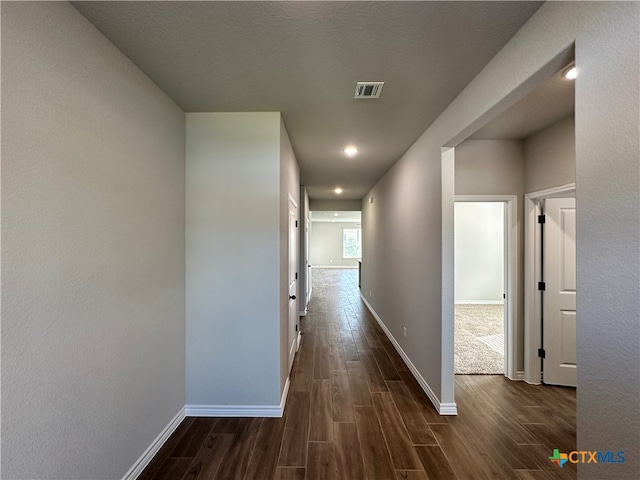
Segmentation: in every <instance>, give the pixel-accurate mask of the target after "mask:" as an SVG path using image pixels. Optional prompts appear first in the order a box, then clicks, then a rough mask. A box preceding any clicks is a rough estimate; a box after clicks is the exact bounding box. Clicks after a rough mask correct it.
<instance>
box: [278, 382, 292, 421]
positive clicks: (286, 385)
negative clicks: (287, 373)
mask: <svg viewBox="0 0 640 480" xmlns="http://www.w3.org/2000/svg"><path fill="white" fill-rule="evenodd" d="M290 378H291V377H287V380H286V381H285V382H284V388H283V389H282V396H281V397H280V415H278V416H279V417H282V415H284V406H285V405H286V404H287V398H288V397H289V387H290V386H291V381H290Z"/></svg>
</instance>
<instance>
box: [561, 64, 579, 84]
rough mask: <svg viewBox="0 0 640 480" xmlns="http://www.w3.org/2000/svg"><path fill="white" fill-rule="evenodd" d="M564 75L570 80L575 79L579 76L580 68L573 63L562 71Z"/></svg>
mask: <svg viewBox="0 0 640 480" xmlns="http://www.w3.org/2000/svg"><path fill="white" fill-rule="evenodd" d="M562 76H563V77H564V78H566V79H568V80H575V78H576V77H577V76H578V69H577V68H576V65H575V63H572V64H571V65H569V66H568V67H567V68H565V69H564V71H563V72H562Z"/></svg>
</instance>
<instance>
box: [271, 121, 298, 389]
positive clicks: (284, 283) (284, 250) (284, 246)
mask: <svg viewBox="0 0 640 480" xmlns="http://www.w3.org/2000/svg"><path fill="white" fill-rule="evenodd" d="M277 115H278V117H279V120H280V132H279V135H280V137H279V142H280V185H279V188H280V297H279V298H280V395H282V392H283V391H284V386H285V383H286V381H287V378H289V345H290V344H291V342H289V341H288V340H287V334H288V331H289V195H291V197H293V200H294V202H295V203H296V205H297V207H298V231H300V230H302V228H300V218H301V216H300V214H301V212H303V210H304V205H301V204H300V172H299V169H298V161H297V160H296V156H295V153H294V152H293V147H292V146H291V141H290V140H289V134H288V133H287V128H286V126H285V124H284V121H283V120H282V115H280V114H279V113H278V114H277ZM297 248H298V252H299V251H300V244H298V246H297ZM296 266H297V267H298V268H299V266H298V262H297V261H296ZM298 282H300V275H298ZM296 302H299V298H298V299H297V300H296ZM296 312H299V308H298V307H296ZM296 315H297V313H296Z"/></svg>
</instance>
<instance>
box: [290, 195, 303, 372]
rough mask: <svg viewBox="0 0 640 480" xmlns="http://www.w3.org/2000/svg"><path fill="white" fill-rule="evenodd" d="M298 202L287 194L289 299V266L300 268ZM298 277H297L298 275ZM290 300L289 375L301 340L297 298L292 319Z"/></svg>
mask: <svg viewBox="0 0 640 480" xmlns="http://www.w3.org/2000/svg"><path fill="white" fill-rule="evenodd" d="M292 206H293V209H294V211H295V215H294V218H295V227H294V228H295V230H294V232H291V228H292V227H291V207H292ZM298 216H299V215H298V202H296V200H295V198H293V195H291V193H289V201H288V203H287V260H288V265H287V267H288V268H287V297H289V295H291V287H290V286H291V283H290V281H291V279H290V273H291V266H292V263H293V266H294V267H295V271H296V272H297V271H298V268H299V267H300V265H299V256H300V245H299V238H298V237H299V230H298V228H299V227H298V225H299V224H300V221H299V218H298ZM292 238H295V242H296V244H295V246H294V249H293V252H294V256H295V258H294V259H293V262H292V260H291V252H292V249H291V239H292ZM298 277H299V275H298ZM294 282H295V287H294V290H293V291H294V295H296V296H299V295H300V292H299V291H298V279H294ZM291 301H292V300H291V298H289V299H288V300H287V312H288V314H287V320H288V321H287V343H288V348H287V350H288V355H289V358H288V360H287V361H288V363H289V368H288V370H289V373H291V368H292V367H293V361H294V359H295V354H296V352H297V351H298V349H299V348H300V340H301V332H300V327H299V323H300V318H299V310H298V298H297V297H296V298H294V299H293V303H294V306H293V315H294V316H293V318H292V308H291V305H290V302H291ZM292 322H293V323H295V327H294V328H295V332H291V328H292ZM291 333H294V335H293V338H289V335H290V334H291Z"/></svg>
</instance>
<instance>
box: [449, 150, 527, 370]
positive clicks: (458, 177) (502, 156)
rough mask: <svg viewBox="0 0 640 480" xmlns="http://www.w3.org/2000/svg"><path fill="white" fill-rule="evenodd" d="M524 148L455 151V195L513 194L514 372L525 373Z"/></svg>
mask: <svg viewBox="0 0 640 480" xmlns="http://www.w3.org/2000/svg"><path fill="white" fill-rule="evenodd" d="M524 162H525V158H524V145H523V142H522V141H520V140H466V141H464V142H462V143H460V144H459V145H458V146H457V147H456V149H455V194H456V195H516V196H517V197H518V199H517V202H518V205H517V222H518V225H517V234H518V243H517V245H518V247H517V248H518V254H517V259H516V262H517V271H518V278H517V280H516V284H517V285H518V287H517V292H516V299H517V301H518V305H519V308H518V315H517V318H516V325H515V327H516V332H517V341H518V349H517V351H518V355H517V356H518V358H517V359H516V370H517V371H523V370H524V210H523V205H524V186H525V168H524Z"/></svg>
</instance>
